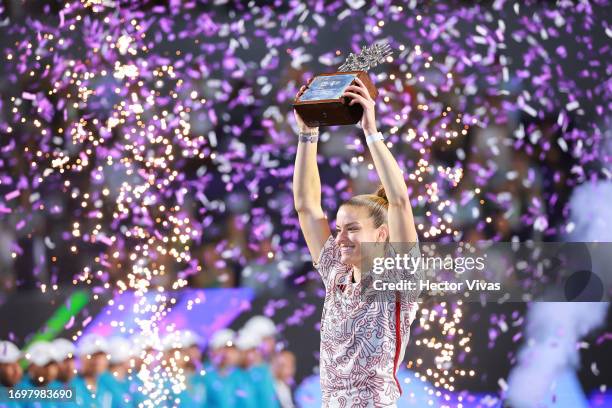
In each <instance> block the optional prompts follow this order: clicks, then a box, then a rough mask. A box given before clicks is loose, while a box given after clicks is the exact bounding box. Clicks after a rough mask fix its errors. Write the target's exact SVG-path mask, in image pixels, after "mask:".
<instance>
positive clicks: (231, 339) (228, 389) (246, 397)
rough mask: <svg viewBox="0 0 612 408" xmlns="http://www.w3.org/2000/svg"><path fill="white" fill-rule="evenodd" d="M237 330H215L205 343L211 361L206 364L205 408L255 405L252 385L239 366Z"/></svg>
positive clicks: (239, 354)
mask: <svg viewBox="0 0 612 408" xmlns="http://www.w3.org/2000/svg"><path fill="white" fill-rule="evenodd" d="M235 341H236V333H235V332H234V331H233V330H230V329H222V330H219V331H217V332H215V333H214V334H213V335H212V337H211V339H210V341H209V342H208V353H209V356H210V362H209V363H208V364H206V365H205V370H206V375H205V376H204V380H205V384H206V407H210V408H234V407H236V408H238V407H240V408H242V407H244V408H256V407H259V405H258V404H257V403H256V401H254V400H253V393H254V390H253V385H252V384H251V383H250V382H249V381H248V377H247V376H246V374H245V373H244V371H243V370H242V369H240V367H239V364H240V359H241V353H240V351H239V350H238V349H237V347H236V344H235Z"/></svg>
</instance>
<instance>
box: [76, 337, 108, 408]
mask: <svg viewBox="0 0 612 408" xmlns="http://www.w3.org/2000/svg"><path fill="white" fill-rule="evenodd" d="M77 353H78V355H79V372H78V375H77V376H76V377H74V378H73V379H72V381H71V382H70V385H71V387H73V389H74V392H75V397H76V403H77V405H79V406H82V407H87V408H90V407H96V408H112V402H113V396H112V394H111V392H110V391H109V390H108V389H106V388H105V387H104V385H103V384H101V383H100V376H101V375H102V374H103V373H104V372H105V371H106V370H107V369H108V360H109V358H108V356H107V353H108V342H107V341H106V339H104V337H101V336H98V335H96V334H89V335H86V336H83V338H81V340H80V341H79V343H78V346H77Z"/></svg>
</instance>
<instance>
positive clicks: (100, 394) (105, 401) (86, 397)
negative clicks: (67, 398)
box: [70, 376, 113, 408]
mask: <svg viewBox="0 0 612 408" xmlns="http://www.w3.org/2000/svg"><path fill="white" fill-rule="evenodd" d="M70 387H72V389H73V390H74V393H75V402H76V404H77V406H79V407H85V408H113V394H112V392H111V391H110V390H109V389H108V388H106V387H105V386H104V384H101V383H100V380H98V384H97V387H96V391H95V392H93V393H92V392H91V391H90V390H89V389H88V388H87V383H86V382H85V379H84V378H83V377H81V376H76V377H74V378H73V379H72V380H71V381H70Z"/></svg>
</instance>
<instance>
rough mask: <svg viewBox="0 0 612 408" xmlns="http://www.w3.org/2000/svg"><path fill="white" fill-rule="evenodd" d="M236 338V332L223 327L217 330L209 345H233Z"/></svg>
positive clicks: (216, 346)
mask: <svg viewBox="0 0 612 408" xmlns="http://www.w3.org/2000/svg"><path fill="white" fill-rule="evenodd" d="M235 339H236V332H234V331H233V330H231V329H221V330H218V331H216V332H215V333H214V334H213V335H212V337H211V338H210V341H209V342H208V347H209V348H211V349H213V350H214V349H218V348H222V347H226V346H232V345H233V343H234V341H235Z"/></svg>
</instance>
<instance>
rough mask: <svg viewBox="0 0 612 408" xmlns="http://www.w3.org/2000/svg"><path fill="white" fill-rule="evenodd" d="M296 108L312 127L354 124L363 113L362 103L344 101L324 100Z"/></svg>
mask: <svg viewBox="0 0 612 408" xmlns="http://www.w3.org/2000/svg"><path fill="white" fill-rule="evenodd" d="M294 108H295V110H296V111H297V113H298V114H299V115H300V117H301V118H302V120H303V121H304V123H306V125H308V126H310V127H318V126H337V125H354V124H355V123H357V122H359V120H360V119H361V116H362V115H363V108H362V107H361V105H358V104H354V105H351V106H349V105H348V102H344V101H342V102H340V101H333V102H331V101H326V102H323V101H322V102H321V103H309V104H306V105H294Z"/></svg>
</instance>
